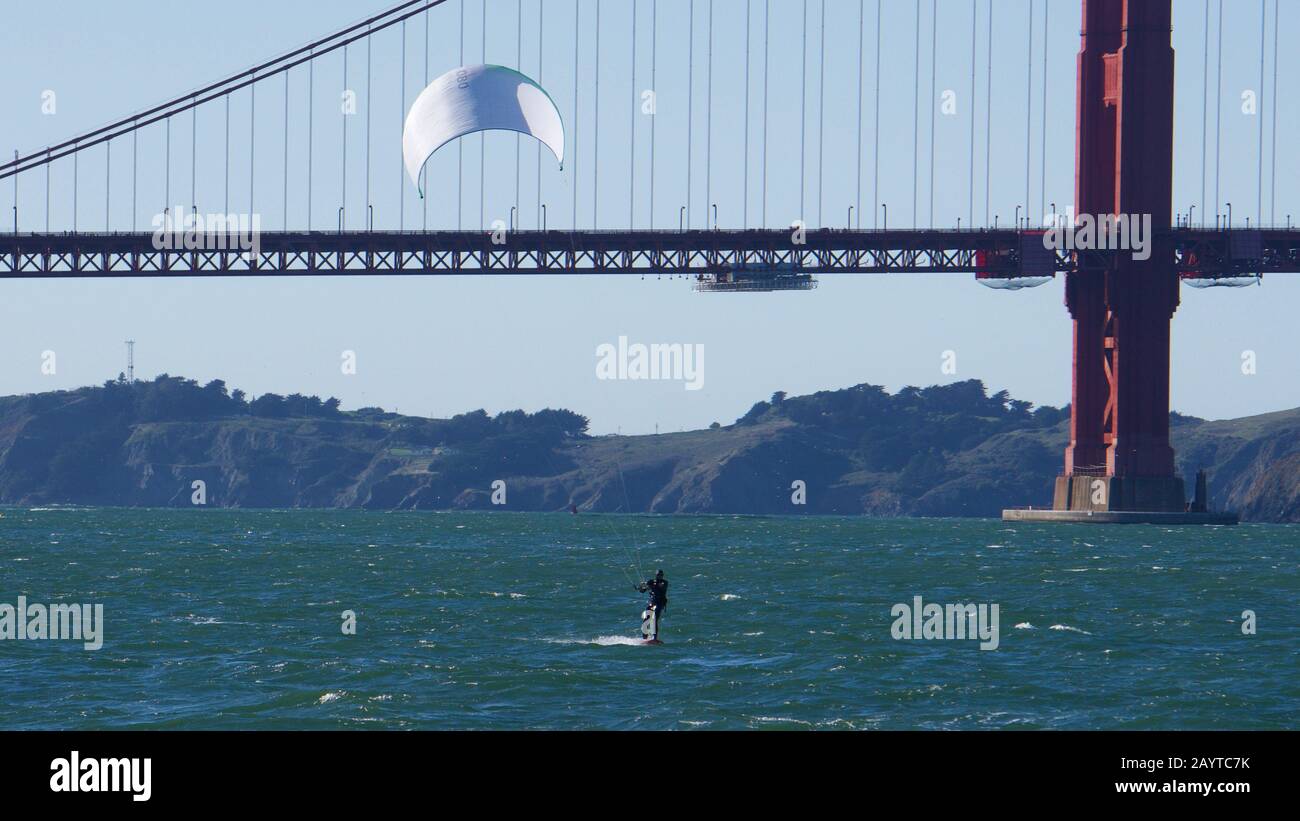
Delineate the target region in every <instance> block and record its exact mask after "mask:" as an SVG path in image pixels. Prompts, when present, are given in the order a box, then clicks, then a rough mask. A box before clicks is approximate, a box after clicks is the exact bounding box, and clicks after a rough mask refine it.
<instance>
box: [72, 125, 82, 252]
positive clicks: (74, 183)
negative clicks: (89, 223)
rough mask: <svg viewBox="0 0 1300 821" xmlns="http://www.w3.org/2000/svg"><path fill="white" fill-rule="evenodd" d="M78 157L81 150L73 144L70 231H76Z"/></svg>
mask: <svg viewBox="0 0 1300 821" xmlns="http://www.w3.org/2000/svg"><path fill="white" fill-rule="evenodd" d="M80 158H81V152H79V151H77V150H76V146H73V153H72V233H74V234H75V233H77V210H78V209H77V200H78V191H79V188H80V186H79V185H77V178H78V177H79V176H80V171H81V169H80Z"/></svg>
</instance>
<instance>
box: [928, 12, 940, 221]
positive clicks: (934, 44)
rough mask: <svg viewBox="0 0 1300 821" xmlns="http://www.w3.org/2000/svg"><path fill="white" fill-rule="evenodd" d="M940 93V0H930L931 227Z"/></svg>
mask: <svg viewBox="0 0 1300 821" xmlns="http://www.w3.org/2000/svg"><path fill="white" fill-rule="evenodd" d="M938 93H939V0H930V102H929V105H930V227H931V228H933V227H934V144H935V127H934V125H935V121H934V117H935V109H936V108H937V106H936V105H935V103H936V102H937V101H938V99H939V97H938Z"/></svg>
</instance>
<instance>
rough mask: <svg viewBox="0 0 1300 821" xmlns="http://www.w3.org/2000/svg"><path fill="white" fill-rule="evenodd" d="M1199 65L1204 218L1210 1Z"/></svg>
mask: <svg viewBox="0 0 1300 821" xmlns="http://www.w3.org/2000/svg"><path fill="white" fill-rule="evenodd" d="M1203 59H1204V62H1203V63H1202V64H1201V216H1202V219H1204V216H1205V194H1206V173H1207V171H1208V170H1209V167H1210V164H1209V162H1208V156H1209V155H1208V152H1207V146H1208V142H1209V141H1208V140H1207V139H1206V135H1207V133H1208V128H1209V123H1210V0H1205V56H1204V58H1203Z"/></svg>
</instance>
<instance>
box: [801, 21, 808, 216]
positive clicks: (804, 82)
mask: <svg viewBox="0 0 1300 821" xmlns="http://www.w3.org/2000/svg"><path fill="white" fill-rule="evenodd" d="M801 66H802V68H801V72H802V73H801V74H800V78H801V81H800V83H799V86H800V88H799V99H800V104H799V222H800V223H801V224H807V223H806V222H805V219H804V217H805V215H806V213H807V211H808V197H807V189H808V181H807V180H808V0H803V60H802V61H801Z"/></svg>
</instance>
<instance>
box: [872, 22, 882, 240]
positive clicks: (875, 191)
mask: <svg viewBox="0 0 1300 821" xmlns="http://www.w3.org/2000/svg"><path fill="white" fill-rule="evenodd" d="M883 2H884V0H876V92H875V94H876V96H875V107H876V111H875V115H874V116H873V118H872V128H874V129H875V132H874V136H873V137H872V144H871V145H872V149H871V154H872V157H873V159H874V162H875V166H876V167H875V171H874V172H873V176H872V181H871V214H872V216H871V224H872V225H873V226H875V227H876V228H879V227H880V9H881V4H882V3H883Z"/></svg>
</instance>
